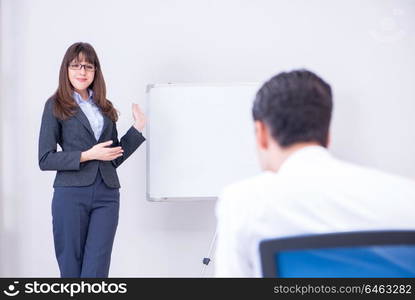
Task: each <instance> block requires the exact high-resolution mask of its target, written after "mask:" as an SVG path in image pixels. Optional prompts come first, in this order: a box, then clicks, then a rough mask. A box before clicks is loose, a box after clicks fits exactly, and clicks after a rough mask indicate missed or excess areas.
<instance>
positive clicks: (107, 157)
mask: <svg viewBox="0 0 415 300" xmlns="http://www.w3.org/2000/svg"><path fill="white" fill-rule="evenodd" d="M112 143H113V141H112V140H110V141H106V142H103V143H99V144H96V145H95V146H93V147H92V148H91V149H89V150H87V151H84V152H82V153H81V162H84V161H88V160H94V159H96V160H104V161H111V160H114V159H116V158H118V157H120V156H122V155H123V152H124V150H123V149H122V148H121V147H120V146H118V147H112V148H109V147H108V146H109V145H111V144H112Z"/></svg>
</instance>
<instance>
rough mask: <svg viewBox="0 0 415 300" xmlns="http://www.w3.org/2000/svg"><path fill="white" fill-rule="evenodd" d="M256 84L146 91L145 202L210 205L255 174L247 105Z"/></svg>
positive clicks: (173, 86) (163, 87)
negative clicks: (232, 185)
mask: <svg viewBox="0 0 415 300" xmlns="http://www.w3.org/2000/svg"><path fill="white" fill-rule="evenodd" d="M259 87H260V84H259V83H238V84H153V85H148V87H147V97H146V98H147V115H148V124H147V132H146V134H147V148H146V151H147V167H146V170H147V171H146V173H147V192H146V194H147V200H149V201H183V200H185V201H186V200H189V201H199V200H214V199H216V198H217V196H218V195H219V193H220V191H221V190H222V188H223V187H224V186H225V185H227V184H230V183H232V182H235V181H238V180H241V179H243V178H246V177H250V176H253V175H255V174H258V173H259V171H260V169H259V162H258V158H257V153H256V145H255V133H254V123H253V120H252V113H251V109H252V105H253V100H254V98H255V94H256V92H257V90H258V89H259Z"/></svg>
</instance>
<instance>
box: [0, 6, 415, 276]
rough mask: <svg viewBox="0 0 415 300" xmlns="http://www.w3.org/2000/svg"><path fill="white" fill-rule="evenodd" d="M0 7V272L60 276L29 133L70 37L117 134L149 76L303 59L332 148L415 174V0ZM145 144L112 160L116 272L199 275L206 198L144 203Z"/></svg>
mask: <svg viewBox="0 0 415 300" xmlns="http://www.w3.org/2000/svg"><path fill="white" fill-rule="evenodd" d="M0 10H1V11H0V12H1V16H0V17H1V24H0V29H1V33H0V38H1V48H0V55H1V59H0V62H1V73H0V76H1V77H0V84H1V90H0V93H1V94H0V97H1V98H0V99H1V107H0V108H1V110H0V114H1V119H0V130H1V135H0V145H1V148H0V155H1V160H0V164H1V170H0V172H1V173H0V175H1V180H0V188H1V195H0V197H1V198H0V210H1V212H0V216H1V223H0V225H1V227H0V234H1V235H0V238H1V241H0V251H1V252H0V259H1V260H0V276H10V277H14V276H28V277H30V276H36V277H37V276H44V277H49V276H51V277H52V276H58V274H59V273H58V268H57V264H56V261H55V257H54V250H53V242H52V225H51V209H50V203H51V197H52V192H53V189H52V182H53V178H54V173H53V172H41V171H40V170H39V169H38V165H37V139H38V132H39V126H40V118H41V113H42V109H43V104H44V101H45V100H46V99H47V98H48V97H49V96H50V95H51V94H52V93H53V92H54V90H55V89H56V87H57V80H58V71H59V66H60V62H61V59H62V57H63V55H64V52H65V50H66V49H67V47H68V46H69V45H71V44H72V43H73V42H77V41H87V42H90V43H91V44H92V45H93V46H94V47H95V49H96V50H97V52H98V55H99V57H100V59H101V64H102V67H103V71H104V75H105V79H106V83H107V89H108V98H109V99H111V100H112V101H113V102H114V103H115V104H116V106H117V108H118V109H119V110H120V111H121V113H122V114H121V117H120V121H119V125H118V126H119V133H120V134H123V133H124V132H125V131H126V130H127V129H128V127H129V126H130V125H131V124H132V117H131V102H132V101H134V102H138V103H139V104H141V105H142V106H144V107H145V99H144V92H145V85H146V84H147V83H156V82H157V83H162V82H237V81H245V82H246V81H262V80H264V79H267V78H268V77H270V76H271V75H273V74H275V73H277V72H279V71H282V70H291V69H293V68H298V67H306V68H309V69H311V70H313V71H315V72H317V73H318V74H320V75H321V76H322V77H323V78H325V79H327V81H329V83H331V84H332V86H333V89H334V101H335V112H334V120H333V126H332V141H333V143H332V146H331V149H332V151H333V152H334V153H335V154H337V155H339V156H340V157H342V158H346V159H349V160H351V161H355V162H359V163H364V164H366V165H370V166H374V167H377V168H380V169H383V170H386V171H391V172H394V173H398V174H401V175H406V176H411V177H415V156H414V155H413V153H415V141H414V140H415V139H414V134H413V128H414V127H415V121H414V118H413V112H414V111H415V101H414V100H415V99H414V97H415V85H414V84H413V82H414V78H415V59H414V56H413V53H415V52H414V50H415V34H414V33H415V18H414V16H415V2H414V1H411V0H406V1H405V0H399V1H380V0H372V1H358V0H353V1H306V0H304V1H298V0H297V1H275V0H269V1H266V0H256V1H248V0H246V1H243V0H239V1H237V0H228V1H218V0H215V1H207V0H206V1H191V0H178V1H162V0H152V1H98V0H97V1H85V0H83V1H80V0H76V1H56V0H40V1H33V0H27V1H17V0H2V1H1V8H0ZM144 149H145V147H141V148H140V149H139V150H138V151H137V152H136V153H135V154H134V155H133V156H132V157H131V158H129V160H128V161H127V163H126V164H125V165H123V166H122V167H121V168H120V169H119V175H120V179H121V184H122V189H121V211H120V222H119V227H118V232H117V235H116V240H115V244H114V251H113V259H112V264H111V270H110V276H112V277H115V276H119V277H129V276H132V277H141V276H200V272H201V270H202V266H203V265H202V264H201V259H202V257H204V256H205V255H206V253H207V251H208V248H209V243H210V239H211V237H212V235H213V232H214V228H215V219H214V211H213V209H214V202H199V203H170V204H169V203H148V202H146V200H145V159H146V157H145V151H144ZM224 168H226V166H224ZM392 200H393V199H391V201H392ZM212 269H213V265H210V266H209V268H208V270H207V274H208V275H210V274H212Z"/></svg>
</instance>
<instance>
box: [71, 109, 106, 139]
mask: <svg viewBox="0 0 415 300" xmlns="http://www.w3.org/2000/svg"><path fill="white" fill-rule="evenodd" d="M75 117H76V118H77V119H78V120H79V121H80V122H81V123H82V125H84V126H85V128H86V129H87V130H88V132H89V133H90V134H91V135H92V137H93V138H94V140H95V141H96V140H97V139H96V138H95V134H94V132H93V131H92V128H91V124H89V121H88V118H87V117H86V116H85V114H84V112H83V111H82V109H81V108H80V107H79V106H78V111H77V112H76V114H75ZM104 120H105V118H104ZM104 122H105V121H104ZM104 124H105V123H104Z"/></svg>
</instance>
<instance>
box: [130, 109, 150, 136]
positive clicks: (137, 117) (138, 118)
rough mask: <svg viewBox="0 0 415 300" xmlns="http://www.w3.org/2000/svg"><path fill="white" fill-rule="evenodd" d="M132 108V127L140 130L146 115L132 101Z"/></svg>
mask: <svg viewBox="0 0 415 300" xmlns="http://www.w3.org/2000/svg"><path fill="white" fill-rule="evenodd" d="M132 110H133V118H134V127H135V128H136V129H137V130H138V131H140V132H141V131H143V129H144V126H145V125H146V120H147V119H146V116H145V115H144V113H143V112H142V111H141V109H140V106H138V104H136V103H133V106H132Z"/></svg>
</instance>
